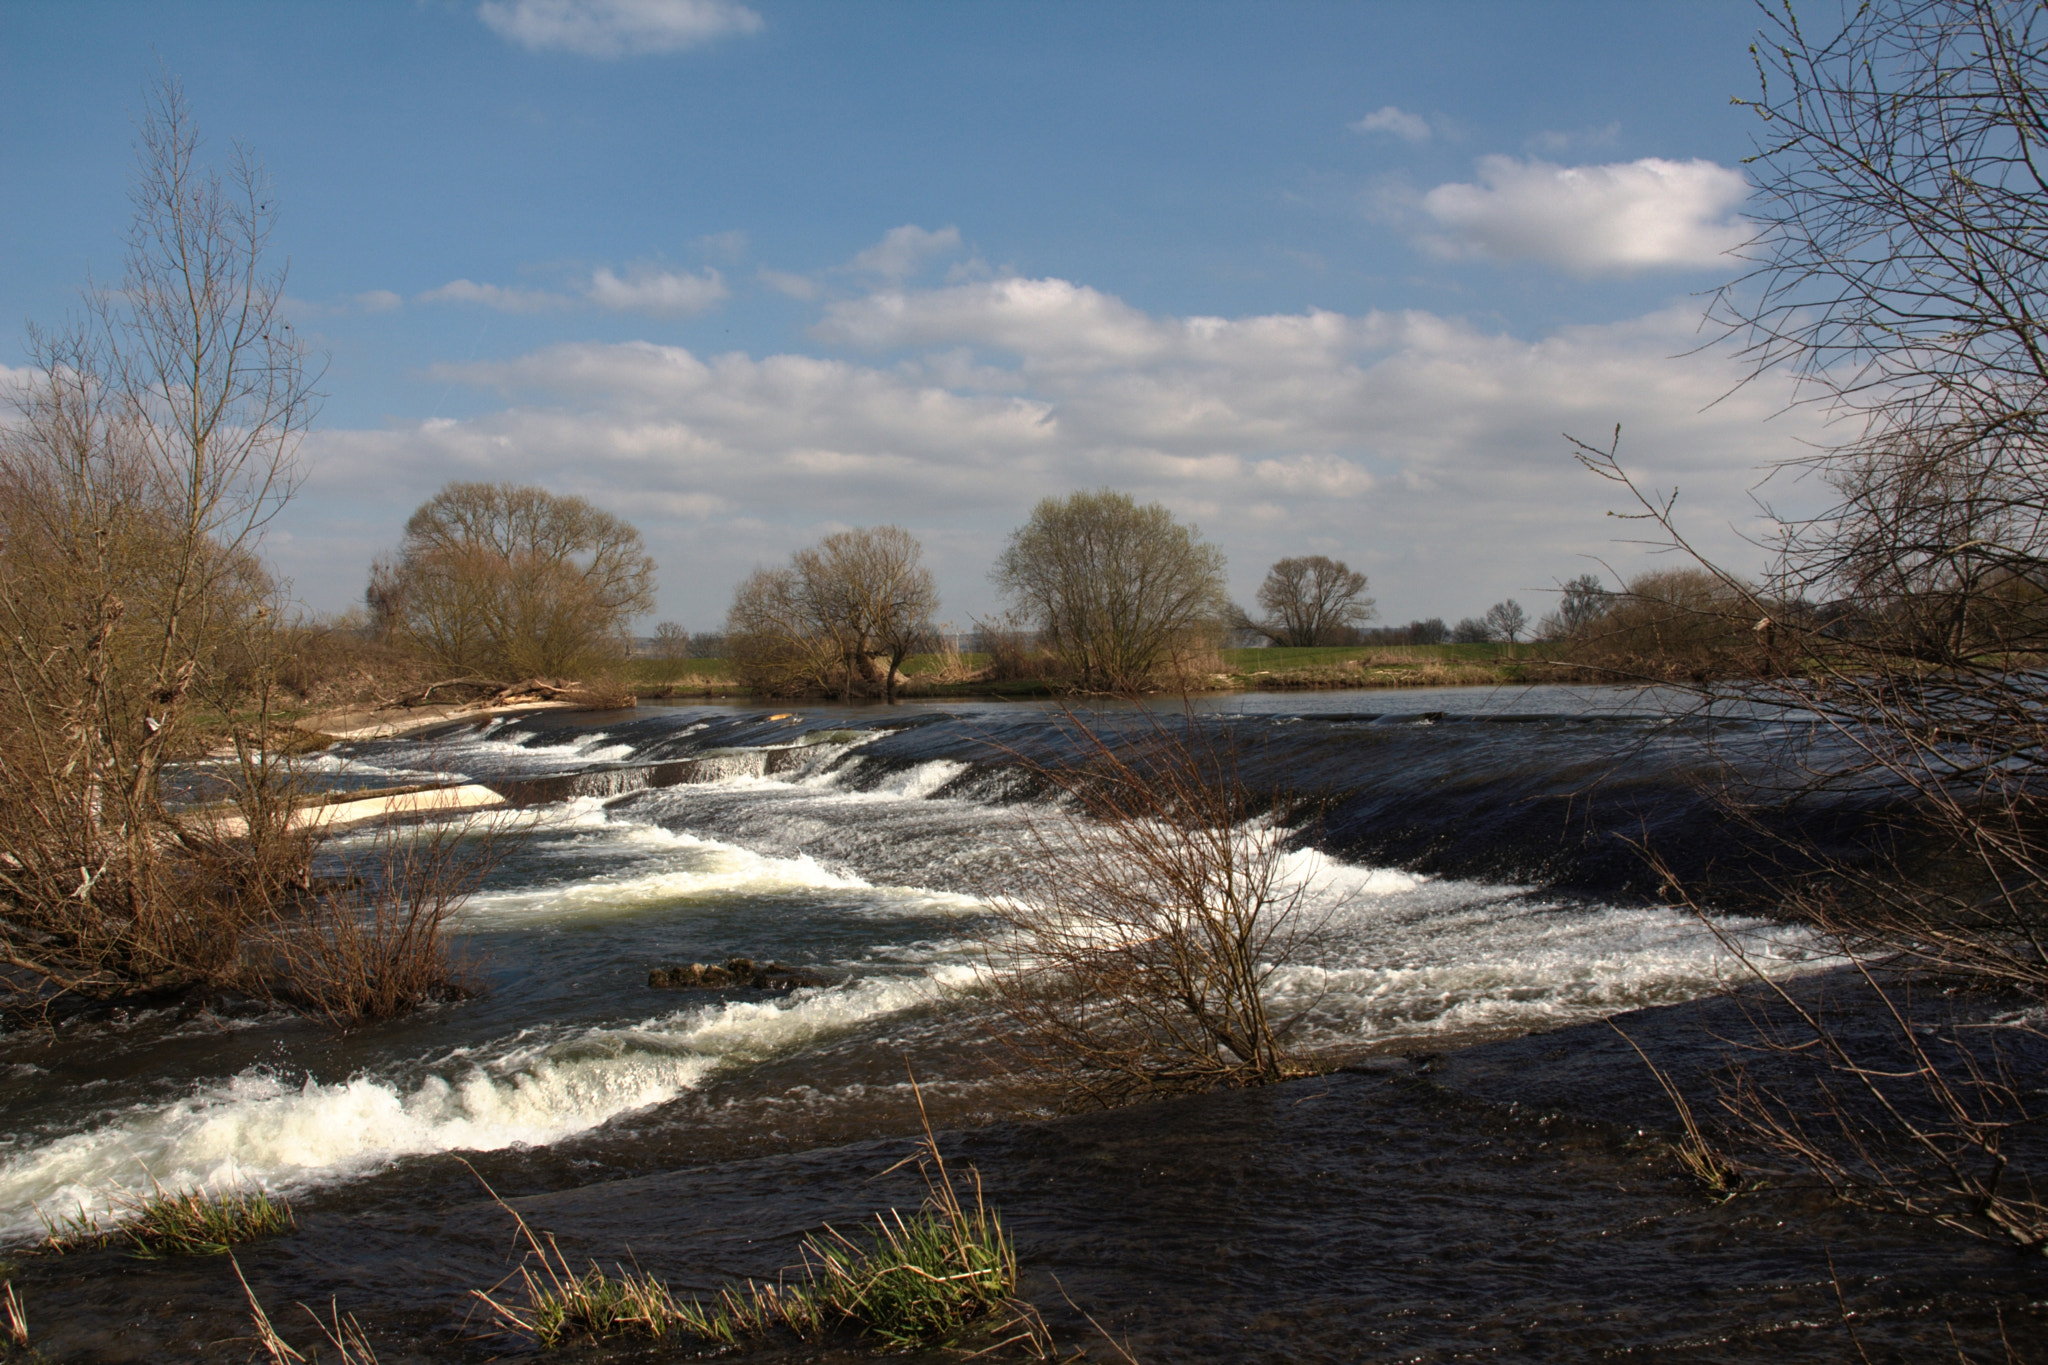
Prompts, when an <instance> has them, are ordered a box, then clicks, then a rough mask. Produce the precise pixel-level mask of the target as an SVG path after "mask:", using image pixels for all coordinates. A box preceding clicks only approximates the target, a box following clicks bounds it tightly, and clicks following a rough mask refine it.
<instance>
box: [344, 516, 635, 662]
mask: <svg viewBox="0 0 2048 1365" xmlns="http://www.w3.org/2000/svg"><path fill="white" fill-rule="evenodd" d="M368 597H369V603H370V607H371V610H372V612H373V613H374V614H375V615H376V617H377V618H378V620H379V622H380V623H381V624H382V625H383V626H384V627H385V629H387V630H388V631H389V632H390V633H391V635H392V636H393V637H394V638H395V639H397V640H399V641H400V642H402V643H405V644H408V645H410V646H412V647H414V648H416V649H418V650H420V651H421V652H423V653H425V654H426V655H428V656H429V657H431V658H432V659H434V660H435V661H437V662H438V663H440V664H441V665H442V666H443V667H446V668H450V669H459V670H463V671H466V672H471V673H482V674H488V675H495V676H498V677H501V678H504V679H506V680H512V679H518V678H529V677H546V676H557V675H560V674H563V673H567V672H569V671H571V670H573V669H574V668H575V667H577V665H579V664H581V663H584V662H586V661H588V660H589V659H590V658H591V657H592V656H594V655H598V654H601V653H608V652H615V651H616V650H617V649H618V648H619V647H620V643H621V637H622V636H623V635H624V632H625V629H626V626H627V624H628V623H629V622H630V621H631V620H632V619H633V618H634V617H635V616H639V615H641V614H643V613H645V612H648V611H651V610H652V609H653V607H654V560H653V559H651V558H650V557H649V556H648V554H647V552H646V550H645V548H644V547H643V545H642V544H641V540H640V533H639V532H638V531H636V530H635V529H633V527H632V526H630V525H628V524H627V523H626V522H624V521H622V520H621V519H619V518H618V517H615V516H613V515H612V514H611V513H609V512H606V511H603V510H602V509H600V508H598V507H595V506H593V505H592V504H591V503H589V502H588V501H586V500H584V499H583V498H579V497H571V496H566V495H563V494H559V493H550V492H548V491H547V490H546V489H544V488H533V487H521V486H518V485H515V484H509V483H461V482H458V483H451V484H449V485H448V486H447V487H445V488H443V489H442V490H441V491H440V492H439V493H436V494H435V495H434V496H433V497H432V498H430V499H428V500H427V501H426V503H425V504H423V505H422V506H421V507H420V509H419V510H418V511H417V512H414V513H413V514H412V517H411V518H410V519H409V520H408V521H407V522H406V524H405V539H404V541H403V543H402V544H401V545H400V546H399V549H398V553H397V555H396V557H395V558H392V559H389V560H380V561H379V562H378V563H377V564H376V565H375V566H373V567H372V569H371V575H370V588H369V594H368Z"/></svg>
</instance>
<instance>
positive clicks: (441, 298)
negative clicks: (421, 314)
mask: <svg viewBox="0 0 2048 1365" xmlns="http://www.w3.org/2000/svg"><path fill="white" fill-rule="evenodd" d="M418 301H419V302H420V303H475V304H481V305H482V306H484V307H485V308H495V309H497V310H498V311H499V312H501V313H546V312H551V311H553V310H554V309H557V308H567V307H569V306H570V304H572V303H574V302H575V300H574V299H571V298H568V297H567V296H565V295H562V294H551V293H549V292H547V291H546V290H543V289H507V288H505V287H504V286H503V285H496V284H478V283H477V282H476V281H475V280H450V281H449V282H448V283H446V284H444V285H442V286H440V287H439V288H438V289H429V290H427V291H426V292H425V293H424V294H421V295H420V296H419V298H418Z"/></svg>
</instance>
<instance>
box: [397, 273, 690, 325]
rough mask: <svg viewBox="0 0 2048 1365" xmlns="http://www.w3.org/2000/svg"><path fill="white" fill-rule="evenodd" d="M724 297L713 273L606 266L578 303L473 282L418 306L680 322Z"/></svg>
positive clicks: (445, 289)
mask: <svg viewBox="0 0 2048 1365" xmlns="http://www.w3.org/2000/svg"><path fill="white" fill-rule="evenodd" d="M727 292H728V291H727V290H726V287H725V278H724V276H722V275H720V274H719V273H718V272H717V271H716V270H706V271H704V273H703V274H701V275H693V274H690V273H689V272H687V271H683V272H677V271H671V270H662V269H660V268H658V267H655V266H634V267H632V268H630V269H629V270H627V272H626V273H625V274H624V275H623V276H621V275H620V274H618V273H617V272H616V271H614V270H612V269H611V268H610V267H608V266H600V267H599V268H598V269H597V270H596V271H594V272H593V273H592V274H591V277H590V283H589V284H587V285H585V286H584V287H583V291H582V294H581V296H580V297H577V296H573V295H569V294H558V293H553V292H551V291H549V290H545V289H510V288H506V287H505V286H503V285H496V284H478V283H477V282H476V281H474V280H451V281H449V282H448V283H447V284H444V285H442V286H441V287H440V288H438V289H429V290H427V291H426V292H425V293H424V294H421V295H420V296H419V302H421V303H473V304H480V305H482V306H483V307H485V308H495V309H497V310H498V311H499V312H501V313H547V312H553V311H555V310H557V309H563V308H574V307H576V306H578V305H579V304H586V303H587V304H595V305H596V306H597V307H599V308H604V309H607V310H609V311H611V312H614V313H641V314H645V315H646V316H648V317H658V318H679V317H690V316H692V315H693V314H697V313H701V312H704V311H705V310H706V309H708V308H712V307H715V306H716V305H717V304H718V303H719V302H721V301H722V300H723V299H725V298H726V296H727ZM394 297H395V296H394Z"/></svg>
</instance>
